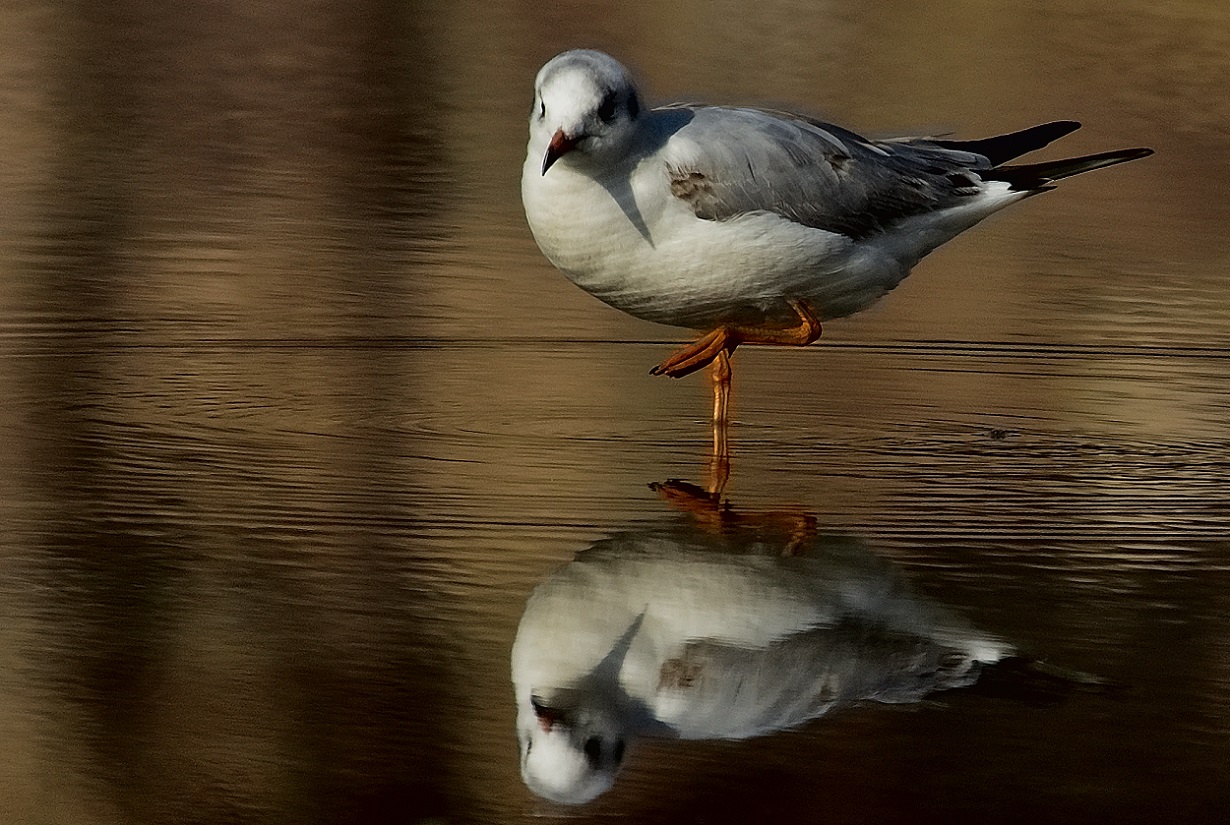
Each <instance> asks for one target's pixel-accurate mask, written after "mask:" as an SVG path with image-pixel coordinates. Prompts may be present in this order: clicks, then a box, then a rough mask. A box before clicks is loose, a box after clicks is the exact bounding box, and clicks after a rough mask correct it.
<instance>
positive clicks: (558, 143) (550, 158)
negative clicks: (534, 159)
mask: <svg viewBox="0 0 1230 825" xmlns="http://www.w3.org/2000/svg"><path fill="white" fill-rule="evenodd" d="M576 145H577V138H570V137H568V136H567V135H565V134H564V130H563V129H557V130H556V132H555V134H554V135H553V136H552V137H551V142H550V143H549V144H547V154H546V156H545V157H544V158H543V159H542V173H543V174H544V175H545V174H547V170H548V169H550V168H551V165H552V164H553V163H555V162H556V161H557V160H559V159H560V158H562V157H563V156H564V155H566V154H568V153H569V152H571V151H572V149H573V147H574V146H576Z"/></svg>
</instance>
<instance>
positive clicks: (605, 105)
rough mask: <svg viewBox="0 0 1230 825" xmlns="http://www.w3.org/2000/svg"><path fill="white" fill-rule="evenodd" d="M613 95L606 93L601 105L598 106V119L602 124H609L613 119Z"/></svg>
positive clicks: (612, 93)
mask: <svg viewBox="0 0 1230 825" xmlns="http://www.w3.org/2000/svg"><path fill="white" fill-rule="evenodd" d="M615 103H616V101H615V93H614V92H607V93H606V97H604V98H602V103H601V104H599V106H598V117H600V118H601V119H602V122H603V123H610V122H611V121H612V120H614V119H615Z"/></svg>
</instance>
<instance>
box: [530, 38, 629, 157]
mask: <svg viewBox="0 0 1230 825" xmlns="http://www.w3.org/2000/svg"><path fill="white" fill-rule="evenodd" d="M640 113H641V105H640V101H639V99H638V98H637V94H636V88H635V86H633V84H632V78H631V77H630V76H629V74H628V70H627V69H625V68H624V67H623V65H622V64H621V63H620V62H619V61H617V60H615V59H614V58H613V57H610V56H609V55H606V54H603V53H602V52H595V51H589V50H585V49H578V50H574V51H569V52H565V53H563V54H561V55H559V56H557V57H556V58H554V59H553V60H551V61H550V62H548V63H547V64H546V65H545V66H543V67H542V69H541V70H540V71H539V72H538V77H537V78H536V79H535V81H534V108H533V110H532V111H531V112H530V144H529V145H530V151H531V154H532V155H534V156H535V157H541V158H542V174H543V175H545V174H547V172H548V171H549V170H550V169H551V167H552V166H554V165H555V164H556V163H557V162H559V161H560V160H561V159H562V158H564V157H567V158H568V159H569V160H568V162H569V163H576V164H580V165H582V166H584V165H585V164H586V163H588V162H592V161H594V160H603V159H609V158H618V157H622V156H625V155H626V154H627V152H628V148H629V146H630V144H631V142H632V140H633V138H634V136H635V132H636V130H635V128H634V123H635V121H636V119H637V118H638V117H639V116H640Z"/></svg>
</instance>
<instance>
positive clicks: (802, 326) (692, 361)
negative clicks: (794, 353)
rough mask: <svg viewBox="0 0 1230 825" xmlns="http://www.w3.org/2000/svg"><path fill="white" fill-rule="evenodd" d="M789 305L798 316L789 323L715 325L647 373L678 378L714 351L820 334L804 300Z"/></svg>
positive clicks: (790, 342)
mask: <svg viewBox="0 0 1230 825" xmlns="http://www.w3.org/2000/svg"><path fill="white" fill-rule="evenodd" d="M788 303H789V304H790V307H791V309H793V310H794V312H795V315H796V316H797V317H798V323H797V324H796V325H795V326H792V327H784V328H773V327H753V326H743V325H739V324H732V325H731V326H725V327H718V328H717V329H715V330H713V331H712V332H710V333H708V334H707V335H705V336H704V337H702V338H701V339H700V340H699V341H696V342H695V343H693V344H689V345H688V346H686V347H684V348H682V349H680V350H677V351H676V352H674V353H672V354H671V357H670V358H667V359H666V360H665V361H663V362H662V363H661V364H658V365H657V366H656V367H654V368H653V369H651V370H650V371H649V374H650V375H665V376H668V377H670V378H682V377H683V376H685V375H690V374H692V373H694V372H696V371H697V370H698V369H700V368H701V367H705V366H708V365H709V364H710V363H712V362H713V359H714V358H717V357H718V353H722V352H725V353H726V354H727V355H731V354H733V353H734V351H735V347H737V346H739V345H740V344H778V345H780V346H787V347H805V346H807V345H808V344H810V343H812V342H813V341H815V340H816V339H817V338H819V337H820V332H821V329H820V320H819V319H818V318H817V317H816V313H815V312H814V311H813V310H812V308H811V306H810V305H808V303H807V302H806V301H800V300H797V299H793V298H792V299H790V301H789V302H788Z"/></svg>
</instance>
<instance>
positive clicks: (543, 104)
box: [538, 100, 547, 118]
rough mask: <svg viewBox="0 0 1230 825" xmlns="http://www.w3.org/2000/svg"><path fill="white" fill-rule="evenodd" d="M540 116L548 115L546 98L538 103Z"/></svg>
mask: <svg viewBox="0 0 1230 825" xmlns="http://www.w3.org/2000/svg"><path fill="white" fill-rule="evenodd" d="M538 116H539V117H540V118H542V117H546V116H547V103H546V101H545V100H544V101H539V103H538Z"/></svg>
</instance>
